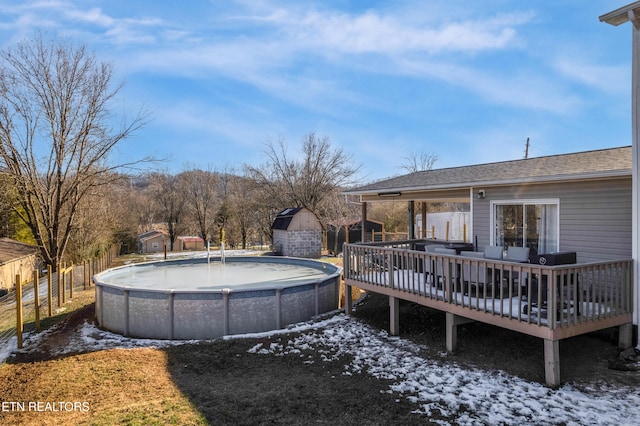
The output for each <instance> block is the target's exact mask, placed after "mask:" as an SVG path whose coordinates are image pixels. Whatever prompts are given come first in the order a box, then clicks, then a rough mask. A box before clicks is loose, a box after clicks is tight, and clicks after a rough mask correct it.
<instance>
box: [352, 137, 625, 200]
mask: <svg viewBox="0 0 640 426" xmlns="http://www.w3.org/2000/svg"><path fill="white" fill-rule="evenodd" d="M619 176H629V177H631V147H630V146H625V147H620V148H610V149H601V150H594V151H585V152H578V153H571V154H559V155H549V156H545V157H536V158H528V159H521V160H511V161H502V162H496V163H486V164H477V165H471V166H462V167H451V168H445V169H436V170H425V171H419V172H414V173H409V174H407V175H403V176H397V177H392V178H389V179H383V180H380V181H377V182H373V183H370V184H367V185H363V186H360V187H357V188H352V189H349V190H346V191H344V192H345V193H346V194H354V195H357V194H373V193H378V192H386V191H401V190H402V191H410V190H415V191H419V190H430V189H449V188H451V189H453V188H465V187H470V186H478V185H483V186H488V185H509V184H522V183H531V182H554V181H568V180H577V179H604V178H611V177H619Z"/></svg>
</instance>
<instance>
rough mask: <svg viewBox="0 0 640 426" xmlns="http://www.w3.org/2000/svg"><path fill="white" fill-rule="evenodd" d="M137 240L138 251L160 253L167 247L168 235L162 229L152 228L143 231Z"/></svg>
mask: <svg viewBox="0 0 640 426" xmlns="http://www.w3.org/2000/svg"><path fill="white" fill-rule="evenodd" d="M136 239H137V240H138V253H162V252H164V250H165V247H166V249H167V250H168V249H169V235H167V234H166V233H165V232H163V231H158V230H155V229H152V230H151V231H147V232H143V233H142V234H140V235H138V237H137V238H136Z"/></svg>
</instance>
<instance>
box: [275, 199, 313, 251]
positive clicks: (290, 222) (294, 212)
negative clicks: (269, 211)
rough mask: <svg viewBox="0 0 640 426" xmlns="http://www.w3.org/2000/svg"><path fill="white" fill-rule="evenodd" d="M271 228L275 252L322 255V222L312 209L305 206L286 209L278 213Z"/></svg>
mask: <svg viewBox="0 0 640 426" xmlns="http://www.w3.org/2000/svg"><path fill="white" fill-rule="evenodd" d="M271 229H272V230H273V251H274V252H275V253H277V254H280V255H283V256H293V257H307V258H316V257H320V255H321V252H322V224H321V223H320V221H319V220H318V218H317V217H316V215H315V214H313V212H312V211H311V210H309V209H307V208H304V207H297V208H289V209H285V210H283V211H281V212H280V213H278V215H277V216H276V218H275V220H274V221H273V224H272V225H271Z"/></svg>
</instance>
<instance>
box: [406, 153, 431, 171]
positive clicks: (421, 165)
mask: <svg viewBox="0 0 640 426" xmlns="http://www.w3.org/2000/svg"><path fill="white" fill-rule="evenodd" d="M402 159H403V160H404V163H402V165H401V166H400V168H401V169H403V170H406V171H407V173H413V172H421V171H424V170H432V169H433V166H435V165H436V163H437V162H438V156H437V155H436V154H434V153H431V154H427V153H425V152H420V153H419V154H418V153H415V152H413V153H411V154H409V155H406V156H404V157H402Z"/></svg>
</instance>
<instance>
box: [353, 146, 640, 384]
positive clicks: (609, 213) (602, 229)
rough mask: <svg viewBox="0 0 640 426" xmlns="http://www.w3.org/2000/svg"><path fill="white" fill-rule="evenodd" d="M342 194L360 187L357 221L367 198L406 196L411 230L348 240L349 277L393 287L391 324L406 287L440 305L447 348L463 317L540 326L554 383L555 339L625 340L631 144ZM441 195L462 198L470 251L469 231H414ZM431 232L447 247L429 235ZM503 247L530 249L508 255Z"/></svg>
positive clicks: (630, 311)
mask: <svg viewBox="0 0 640 426" xmlns="http://www.w3.org/2000/svg"><path fill="white" fill-rule="evenodd" d="M345 194H346V195H347V196H350V197H358V201H359V202H360V203H361V204H362V220H363V221H366V220H367V217H366V215H367V205H368V204H369V203H376V202H382V201H390V200H394V201H396V202H398V201H405V202H407V206H408V210H409V215H408V217H409V218H410V223H409V226H408V232H409V240H408V241H405V242H396V243H393V245H391V244H387V245H383V244H380V243H375V244H374V243H369V244H366V243H365V245H347V246H346V248H345V252H344V258H345V260H344V262H345V284H346V285H347V288H350V287H351V286H355V287H359V288H361V289H364V290H367V291H373V292H378V293H381V294H386V295H388V296H389V304H390V307H391V309H390V328H391V333H392V334H397V333H398V330H399V328H398V321H399V316H398V310H399V307H398V299H406V300H410V301H413V302H416V303H420V304H422V305H425V306H429V307H432V308H435V309H439V310H442V311H444V312H446V315H447V327H446V328H447V329H446V333H447V349H448V350H455V346H456V327H457V326H458V325H459V324H463V323H464V322H468V321H469V320H476V321H482V322H486V323H489V324H494V325H497V326H499V327H504V328H508V329H512V330H515V331H519V332H522V333H526V334H529V335H532V336H537V337H540V338H542V339H544V355H545V378H546V381H547V383H548V384H550V385H552V386H557V385H559V383H560V373H559V371H560V359H559V343H558V342H559V340H561V339H565V338H568V337H572V336H575V335H578V334H583V333H588V332H590V331H596V330H602V329H606V328H610V327H618V328H619V329H618V331H619V333H618V336H619V345H620V346H621V347H630V346H632V340H633V339H632V328H633V327H632V323H635V324H636V326H637V322H638V321H637V318H638V306H637V304H634V300H633V297H634V296H633V295H634V293H635V294H638V292H639V291H640V286H639V285H638V277H634V274H633V267H634V266H633V265H634V260H633V250H632V244H633V242H632V235H633V232H632V231H633V229H634V226H633V219H632V217H633V212H632V199H633V192H632V148H631V147H621V148H612V149H602V150H594V151H588V152H579V153H572V154H563V155H551V156H545V157H539V158H529V159H521V160H513V161H503V162H496V163H489V164H479V165H471V166H463V167H452V168H445V169H437V170H427V171H420V172H414V173H410V174H407V175H404V176H398V177H394V178H390V179H386V180H381V181H378V182H375V183H372V184H369V185H364V186H361V187H358V188H354V189H350V190H348V191H345ZM442 202H447V203H451V202H453V203H463V204H465V205H468V206H469V216H470V223H469V224H468V227H469V229H468V230H467V232H468V235H469V236H470V237H471V243H472V244H473V249H474V251H473V252H466V253H463V252H461V251H460V247H465V246H468V244H469V242H467V243H466V244H464V243H463V242H461V243H457V246H456V245H455V244H454V243H448V242H443V241H436V240H424V239H423V240H420V239H419V238H417V236H416V235H415V232H416V231H415V230H416V228H417V226H416V223H415V221H416V216H417V212H419V211H420V209H421V210H422V212H425V211H426V208H425V204H428V203H442ZM363 238H364V241H369V240H368V239H367V236H366V234H365V235H363ZM438 242H439V243H441V244H442V245H444V246H445V247H446V246H448V248H436V246H434V245H430V244H434V243H438ZM496 246H501V247H496ZM441 247H442V246H441ZM507 247H514V250H512V251H513V252H518V251H520V252H522V251H525V252H526V251H527V249H528V251H530V253H529V254H530V256H529V258H527V259H523V260H524V263H515V262H516V261H514V260H508V259H507V260H503V258H502V256H503V253H504V252H505V251H507V250H506V248H507ZM518 247H520V248H524V249H518ZM502 248H504V249H505V250H504V251H503V250H502ZM456 249H457V251H456ZM485 249H488V250H489V252H487V251H485ZM494 249H498V251H499V252H500V253H499V254H497V256H498V257H497V259H500V260H494V259H496V257H492V256H494V253H495V250H494ZM430 250H433V252H430ZM462 250H469V248H467V247H465V248H463V249H462ZM451 253H453V254H451ZM536 254H537V255H541V254H545V255H546V256H542V257H537V256H536ZM473 256H477V257H475V258H474V257H473ZM523 260H518V261H517V262H522V261H523ZM549 260H551V263H548V262H549ZM528 261H531V262H535V263H528ZM557 265H560V266H557ZM346 293H347V294H349V291H347V292H346ZM350 303H351V301H350V300H349V301H347V302H346V303H345V306H346V310H347V312H349V311H350V309H351V307H350ZM634 311H635V315H634ZM636 336H637V335H636Z"/></svg>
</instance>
